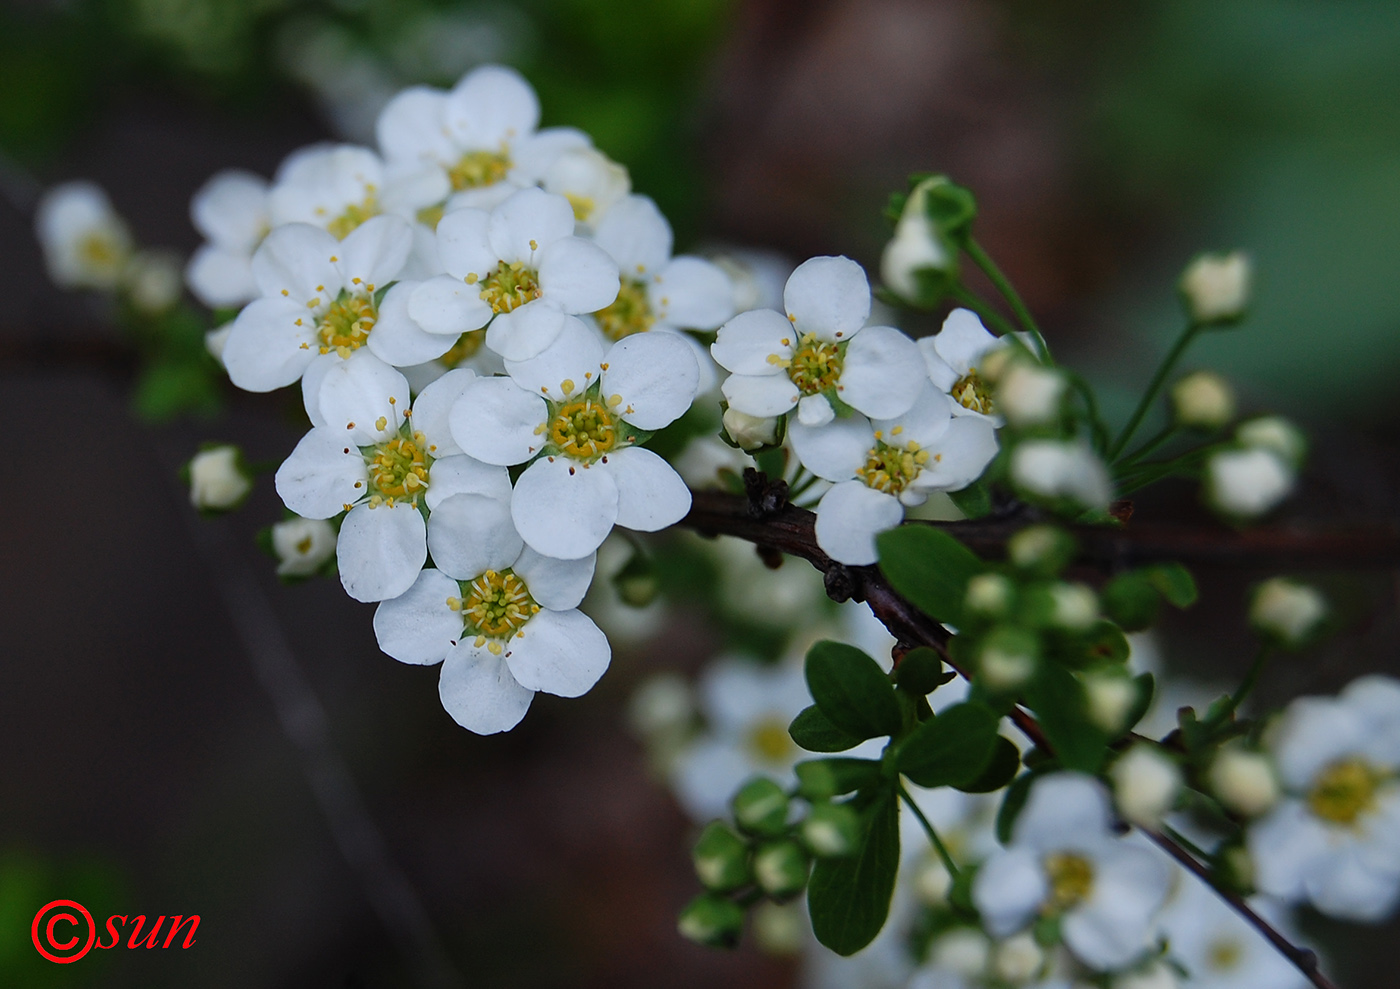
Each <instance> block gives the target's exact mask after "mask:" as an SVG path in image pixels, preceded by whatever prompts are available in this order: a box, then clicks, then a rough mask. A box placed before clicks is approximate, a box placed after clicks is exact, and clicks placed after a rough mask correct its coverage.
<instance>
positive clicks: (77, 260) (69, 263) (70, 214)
mask: <svg viewBox="0 0 1400 989" xmlns="http://www.w3.org/2000/svg"><path fill="white" fill-rule="evenodd" d="M34 229H35V232H36V233H37V235H38V237H39V246H41V247H42V248H43V249H44V262H45V263H46V264H47V266H48V269H49V277H50V278H52V279H53V283H54V284H55V285H57V286H59V287H60V288H97V289H110V288H115V287H116V285H117V283H118V282H119V281H120V280H121V276H122V272H123V271H124V270H125V268H126V263H127V261H128V260H129V259H130V257H131V250H132V247H131V232H130V231H129V230H128V229H127V226H126V222H125V221H123V220H122V218H121V217H120V216H118V215H117V212H116V210H114V209H113V208H112V203H111V201H110V200H109V199H108V198H107V194H106V193H105V192H103V191H102V189H101V187H100V186H98V185H96V184H95V183H92V182H65V183H63V184H62V185H56V186H54V187H53V188H51V189H49V190H48V191H46V192H45V193H44V196H43V198H42V199H40V200H39V208H38V211H37V213H36V215H35V220H34Z"/></svg>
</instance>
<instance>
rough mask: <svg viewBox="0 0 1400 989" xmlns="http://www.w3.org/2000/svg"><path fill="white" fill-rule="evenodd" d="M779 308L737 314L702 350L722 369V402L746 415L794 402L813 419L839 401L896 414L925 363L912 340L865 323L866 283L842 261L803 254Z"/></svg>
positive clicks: (821, 418)
mask: <svg viewBox="0 0 1400 989" xmlns="http://www.w3.org/2000/svg"><path fill="white" fill-rule="evenodd" d="M783 308H784V309H786V310H787V314H786V315H784V314H782V313H779V312H775V311H774V310H772V309H756V310H752V311H750V312H744V313H740V314H739V315H737V316H735V317H734V318H733V319H731V320H730V321H729V322H727V323H725V324H724V325H723V326H721V327H720V329H719V335H718V336H717V337H716V339H715V342H714V345H713V346H712V347H711V348H710V352H711V353H712V354H713V355H714V358H715V360H716V361H718V362H719V363H720V365H721V366H722V367H724V368H726V369H727V370H729V371H730V375H729V377H728V378H727V379H726V380H725V382H724V385H723V386H722V387H723V391H724V397H725V398H726V399H727V400H728V402H729V406H730V408H735V409H738V410H739V411H740V412H746V413H748V414H749V415H752V416H777V415H783V414H785V413H787V412H789V411H791V410H792V409H793V408H794V407H795V408H796V409H797V421H799V422H801V423H802V424H804V425H807V426H822V425H825V424H826V423H829V422H831V421H832V419H834V418H835V417H836V411H837V409H838V408H840V409H842V410H843V411H845V410H846V409H848V408H850V409H855V410H856V411H857V412H862V413H864V414H865V415H868V416H871V417H873V418H878V419H888V418H892V417H894V416H898V415H903V414H904V413H905V412H907V411H908V410H909V407H910V406H911V405H913V404H914V400H915V399H916V398H918V396H919V391H920V389H921V388H922V387H923V384H924V369H923V366H922V362H921V361H920V359H919V351H918V347H917V346H916V345H915V343H914V341H912V340H910V339H909V338H908V337H907V336H905V335H904V334H903V333H901V332H900V331H899V330H896V329H894V328H893V327H890V326H866V325H865V321H866V319H867V318H868V317H869V315H870V283H869V282H868V281H866V278H865V272H864V271H863V270H861V267H860V265H858V264H856V263H855V262H854V261H852V260H851V259H850V258H845V257H821V258H811V259H809V260H807V261H804V262H803V263H802V264H800V265H798V267H797V270H796V271H794V272H793V273H792V275H791V276H790V277H789V278H788V280H787V285H786V286H785V288H784V289H783Z"/></svg>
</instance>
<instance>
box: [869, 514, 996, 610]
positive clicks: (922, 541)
mask: <svg viewBox="0 0 1400 989" xmlns="http://www.w3.org/2000/svg"><path fill="white" fill-rule="evenodd" d="M875 545H876V548H877V549H878V550H879V553H880V569H881V570H882V571H884V574H885V576H886V577H888V578H889V581H890V584H891V585H892V586H893V587H894V589H895V590H896V591H898V592H899V593H900V594H902V595H903V596H904V597H905V598H907V599H908V600H909V602H910V603H911V604H913V605H914V607H916V608H918V609H919V610H920V611H922V612H924V614H926V615H928V616H929V617H931V618H935V619H937V620H938V621H940V622H949V623H951V624H954V625H957V624H960V618H961V616H962V606H963V599H964V598H965V597H966V596H967V582H968V581H969V580H971V579H972V578H973V577H974V576H975V575H977V574H978V573H980V572H981V571H982V570H984V569H986V567H985V564H983V563H982V561H981V560H979V559H978V558H977V555H976V554H975V553H973V552H972V550H970V549H968V548H967V547H966V546H964V545H963V544H962V543H960V542H958V541H957V540H956V539H955V538H953V537H952V536H950V535H949V534H948V533H946V532H944V531H942V530H941V529H934V528H932V527H930V526H923V525H902V526H899V527H898V528H895V529H890V530H889V531H888V532H882V533H880V535H878V536H877V537H876V538H875Z"/></svg>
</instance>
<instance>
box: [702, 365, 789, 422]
mask: <svg viewBox="0 0 1400 989" xmlns="http://www.w3.org/2000/svg"><path fill="white" fill-rule="evenodd" d="M720 391H721V392H722V393H723V394H724V397H725V399H727V400H728V402H729V407H730V408H732V409H738V410H739V411H740V412H747V413H748V414H749V415H751V416H780V415H782V414H783V413H784V412H787V411H788V410H789V409H791V408H792V407H793V406H794V405H796V404H797V400H798V398H800V397H801V393H800V392H799V391H798V390H797V386H796V385H794V384H793V383H792V381H791V379H789V378H788V376H787V375H786V374H772V375H764V376H761V377H760V376H755V375H751V374H731V375H730V376H729V377H728V378H725V379H724V384H723V385H721V386H720Z"/></svg>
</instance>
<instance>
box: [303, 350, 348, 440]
mask: <svg viewBox="0 0 1400 989" xmlns="http://www.w3.org/2000/svg"><path fill="white" fill-rule="evenodd" d="M343 360H345V358H343V357H341V356H340V355H339V354H338V353H336V352H335V351H334V350H332V351H329V352H327V353H324V354H318V355H317V356H315V357H313V358H312V359H311V363H310V364H308V365H306V370H305V371H303V372H302V373H301V406H302V408H303V409H305V410H306V417H307V418H308V419H310V420H311V425H313V426H315V427H317V428H320V427H323V426H325V425H327V423H326V417H325V416H323V415H321V385H322V384H323V383H324V382H325V380H326V373H327V372H329V371H330V369H331V368H333V367H335V366H336V365H337V364H339V363H341V362H342V361H343Z"/></svg>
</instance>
